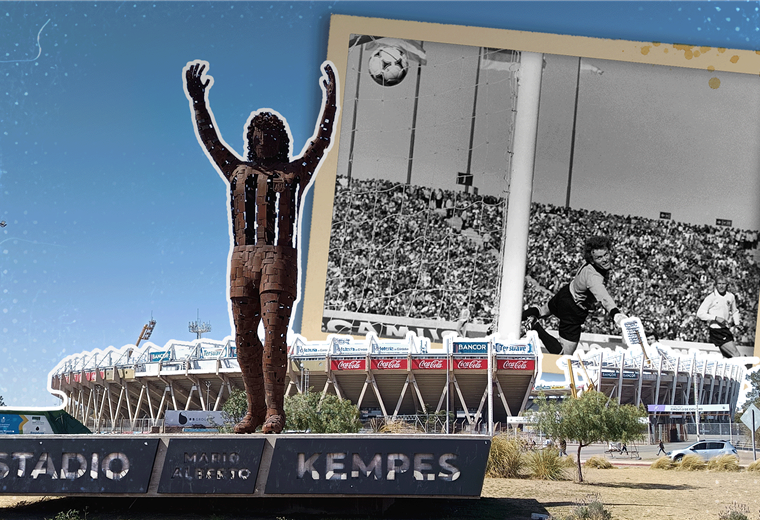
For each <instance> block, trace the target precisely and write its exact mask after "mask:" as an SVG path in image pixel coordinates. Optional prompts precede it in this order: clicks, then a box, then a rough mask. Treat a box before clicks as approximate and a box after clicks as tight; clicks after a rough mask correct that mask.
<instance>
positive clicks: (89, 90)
mask: <svg viewBox="0 0 760 520" xmlns="http://www.w3.org/2000/svg"><path fill="white" fill-rule="evenodd" d="M333 13H337V14H348V15H362V16H373V17H383V18H394V19H407V20H419V21H428V22H438V23H449V24H460V25H473V26H484V27H496V28H505V29H517V30H528V31H537V32H555V33H560V34H575V35H584V36H594V37H602V38H620V39H630V40H643V41H663V42H679V43H691V44H704V45H712V46H726V47H733V48H744V49H751V48H760V32H758V31H757V27H758V22H759V21H760V15H759V14H758V3H756V2H741V3H739V2H737V3H733V2H719V3H703V2H680V3H679V2H667V3H660V2H641V3H638V2H609V3H607V2H587V3H576V2H558V3H552V2H522V3H509V2H505V3H502V2H483V3H473V2H467V3H466V4H465V3H464V2H453V1H452V2H442V3H433V2H416V3H412V2H402V1H399V2H386V3H375V2H310V3H299V2H231V3H227V2H194V3H189V2H188V3H185V2H166V3H162V2H58V3H54V2H39V3H33V2H14V3H10V2H8V3H2V4H0V78H2V79H3V82H2V88H0V219H2V220H5V221H6V222H7V223H8V225H7V227H5V228H3V229H1V230H0V333H1V334H0V395H2V396H4V398H5V401H6V403H7V404H10V405H18V406H23V405H28V406H44V405H53V404H56V403H57V399H55V398H53V397H52V396H50V395H49V394H48V393H47V391H46V389H45V386H46V379H47V373H48V371H49V370H50V369H51V368H52V367H53V366H55V364H56V363H57V362H58V361H59V360H60V359H61V358H62V357H65V356H66V355H69V354H72V353H75V352H79V351H82V350H91V349H94V348H105V347H107V346H109V345H114V346H117V347H120V346H122V345H124V344H127V343H133V342H134V341H135V340H136V339H137V336H138V334H139V332H140V330H141V328H142V326H143V324H144V323H145V322H147V321H148V319H150V317H151V313H152V315H153V317H154V318H155V319H156V321H157V325H156V329H155V332H154V335H153V338H152V341H154V342H155V343H157V344H159V345H163V344H164V343H165V342H167V341H168V340H170V339H186V340H190V339H192V338H193V337H194V336H193V335H192V334H190V333H189V332H188V331H187V324H188V322H189V321H191V320H194V319H195V317H196V312H199V313H200V317H201V319H202V320H204V321H209V322H211V324H212V326H213V331H212V332H211V333H210V334H209V336H210V337H213V338H218V339H221V338H223V337H224V336H227V335H229V334H230V332H231V330H230V323H229V316H228V311H227V301H226V297H225V289H226V283H227V280H226V270H227V268H226V263H227V254H228V250H229V238H228V232H227V213H226V190H225V186H224V184H223V182H222V181H221V179H220V178H219V177H218V175H217V174H216V172H215V171H214V169H213V168H212V167H211V165H210V164H209V162H208V160H207V159H206V157H205V155H204V154H203V152H202V150H201V149H200V147H199V145H198V143H197V141H196V138H195V135H194V132H193V127H192V121H191V118H190V111H189V109H188V102H187V99H186V98H185V96H184V93H183V91H182V76H181V71H182V67H183V66H184V65H185V64H186V63H187V62H188V61H190V60H193V59H204V60H207V61H209V62H210V63H211V69H210V73H211V74H212V75H213V76H214V77H215V79H216V83H215V85H214V87H213V88H212V90H211V93H210V98H211V106H212V108H213V110H214V114H215V117H216V121H217V123H218V126H219V128H220V130H221V133H222V135H223V136H224V138H225V140H226V141H227V142H228V143H229V144H230V145H231V146H233V147H235V148H236V149H237V150H238V151H239V152H242V150H243V142H242V127H243V124H244V123H245V121H246V118H247V116H248V114H249V113H250V112H251V111H252V110H255V109H257V108H261V107H271V108H274V109H276V110H278V111H279V112H280V113H282V114H283V115H284V116H285V117H286V118H287V120H288V122H289V124H290V126H291V130H292V133H293V137H294V145H295V146H294V147H295V149H296V151H298V150H300V148H301V146H302V145H303V143H304V141H305V140H306V139H308V137H310V136H311V134H312V132H313V129H314V121H315V119H316V115H317V112H318V109H319V104H320V102H321V91H320V90H319V88H318V83H317V82H318V78H319V64H320V63H321V62H322V60H323V59H324V57H325V55H326V48H327V35H328V31H329V17H330V15H331V14H333ZM48 20H50V21H49V23H47V25H45V24H46V22H47V21H48ZM43 26H44V29H43V30H42V31H41V32H40V29H41V28H42V27H43ZM38 34H39V45H40V47H41V53H40V55H39V57H38V58H37V55H38V52H39V48H38V46H37V38H38Z"/></svg>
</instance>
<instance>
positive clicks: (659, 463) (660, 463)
mask: <svg viewBox="0 0 760 520" xmlns="http://www.w3.org/2000/svg"><path fill="white" fill-rule="evenodd" d="M675 467H676V465H675V463H673V461H672V460H670V457H666V456H662V457H660V458H659V459H657V460H656V461H654V462H653V463H652V465H651V466H649V468H650V469H673V468H675Z"/></svg>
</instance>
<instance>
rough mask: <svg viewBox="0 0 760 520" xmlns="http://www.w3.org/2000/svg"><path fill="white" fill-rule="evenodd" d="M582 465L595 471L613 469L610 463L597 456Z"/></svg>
mask: <svg viewBox="0 0 760 520" xmlns="http://www.w3.org/2000/svg"><path fill="white" fill-rule="evenodd" d="M583 465H584V466H585V467H587V468H596V469H612V468H613V467H614V466H613V465H612V463H611V462H610V461H608V460H607V459H605V458H604V457H600V456H598V455H594V456H593V457H591V458H590V459H588V460H587V461H586V462H585V463H584V464H583Z"/></svg>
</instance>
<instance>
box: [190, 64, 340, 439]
mask: <svg viewBox="0 0 760 520" xmlns="http://www.w3.org/2000/svg"><path fill="white" fill-rule="evenodd" d="M207 66H208V63H206V62H202V61H193V62H190V63H188V64H187V65H186V66H185V68H184V74H185V78H184V79H185V92H186V94H187V97H188V98H189V100H190V102H191V108H192V110H193V113H194V116H195V127H196V131H197V132H196V134H197V136H198V140H199V141H200V143H201V144H202V145H203V146H204V147H205V150H206V153H207V155H208V157H209V159H210V160H211V162H212V163H213V164H214V165H215V167H216V168H217V170H218V171H219V173H220V174H221V175H222V177H223V178H224V179H225V180H226V182H227V184H228V185H229V189H230V192H229V193H230V211H231V223H232V231H231V234H232V239H233V245H232V256H231V260H230V288H229V289H230V290H229V295H230V300H231V303H232V315H233V320H234V322H235V344H236V347H237V357H238V361H239V363H240V369H241V371H242V374H243V381H244V383H245V391H246V396H247V400H248V412H247V414H246V415H245V417H244V418H243V420H242V421H241V422H240V423H238V424H237V425H236V426H235V432H236V433H253V432H255V431H256V429H257V428H258V427H259V426H261V427H262V428H261V431H262V432H264V433H280V432H281V431H282V429H283V427H284V426H285V411H284V409H283V400H284V395H285V374H286V369H287V367H286V363H287V343H286V337H287V331H288V323H289V322H290V315H291V312H292V308H293V303H294V301H295V299H296V297H297V291H298V250H297V238H298V232H297V229H298V225H299V222H298V219H299V215H300V210H301V206H302V203H303V198H304V193H305V191H306V188H307V187H308V185H309V183H310V182H311V181H312V179H313V178H314V176H315V174H316V173H317V170H318V168H319V165H320V163H321V161H322V158H323V157H324V154H325V152H326V151H327V150H328V147H329V146H330V143H331V141H332V137H333V129H334V121H335V117H336V113H337V110H338V107H337V103H336V98H337V79H336V76H335V72H334V71H333V67H332V66H331V64H330V63H328V62H325V63H324V64H323V65H322V78H321V87H322V90H323V101H324V106H323V107H322V111H321V114H320V117H319V119H318V121H317V128H316V131H315V134H314V136H313V137H312V139H311V141H310V142H309V143H308V145H307V146H306V148H305V149H304V152H303V153H302V154H301V155H300V156H299V157H297V158H293V159H291V155H290V154H291V147H290V141H291V139H290V131H289V129H288V126H287V123H286V121H285V120H284V119H283V118H282V117H280V116H279V114H277V113H276V112H274V111H272V110H268V109H262V110H258V111H256V112H254V113H252V114H251V116H250V117H249V120H248V124H247V125H246V132H247V133H246V139H247V145H246V149H247V160H243V159H241V158H240V157H239V156H238V155H237V154H236V153H235V152H234V151H233V150H232V149H230V148H229V147H228V146H227V145H226V144H225V143H224V141H223V140H222V138H221V136H220V135H219V133H218V131H217V128H216V124H215V121H214V118H213V115H212V113H211V111H210V109H209V106H208V99H207V97H208V96H207V92H208V90H209V88H210V87H211V85H212V84H213V79H212V78H211V77H210V76H208V75H207V74H204V71H205V70H206V69H207ZM261 322H263V326H264V334H265V336H264V342H263V343H262V342H261V340H260V339H259V336H258V328H259V323H261Z"/></svg>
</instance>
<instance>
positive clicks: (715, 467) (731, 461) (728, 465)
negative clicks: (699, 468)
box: [707, 455, 741, 471]
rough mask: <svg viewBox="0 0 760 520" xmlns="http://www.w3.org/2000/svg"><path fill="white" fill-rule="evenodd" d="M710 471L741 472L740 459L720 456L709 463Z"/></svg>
mask: <svg viewBox="0 0 760 520" xmlns="http://www.w3.org/2000/svg"><path fill="white" fill-rule="evenodd" d="M707 469H708V470H709V471H741V466H739V459H738V458H737V457H736V456H734V455H718V456H717V457H713V458H712V459H710V460H709V461H707Z"/></svg>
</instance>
